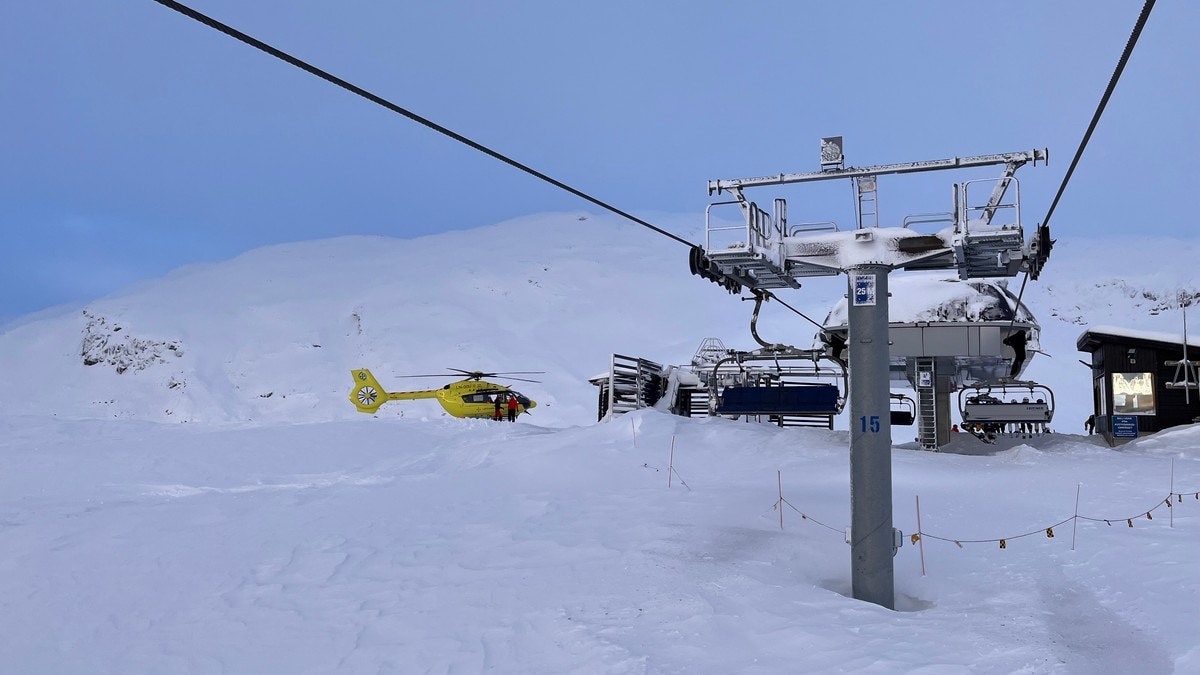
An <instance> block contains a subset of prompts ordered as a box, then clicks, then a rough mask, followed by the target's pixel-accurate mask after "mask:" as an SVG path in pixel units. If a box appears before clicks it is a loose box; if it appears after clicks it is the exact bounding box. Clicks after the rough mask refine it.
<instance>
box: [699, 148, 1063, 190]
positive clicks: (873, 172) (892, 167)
mask: <svg viewBox="0 0 1200 675" xmlns="http://www.w3.org/2000/svg"><path fill="white" fill-rule="evenodd" d="M1049 157H1050V152H1049V150H1046V149H1044V148H1043V149H1041V150H1029V151H1025V152H1007V153H1000V154H993V155H978V156H975V157H952V158H950V159H936V160H930V161H924V162H905V163H902V164H881V165H877V166H868V167H863V168H854V167H850V168H846V169H828V170H826V171H810V172H807V173H781V174H779V175H778V176H760V177H756V178H734V179H729V180H710V181H708V194H709V195H710V196H711V195H713V194H721V193H722V192H732V193H733V194H735V195H737V196H738V197H739V198H741V190H742V188H748V187H760V186H764V185H787V184H789V183H806V182H812V181H819V180H832V179H835V178H855V177H859V176H880V175H885V174H900V173H919V172H923V171H940V170H943V169H966V168H970V167H976V166H992V165H995V164H1010V165H1013V166H1014V167H1020V166H1022V165H1024V164H1025V163H1026V162H1033V163H1034V164H1037V162H1038V161H1039V160H1040V161H1043V162H1045V161H1048V160H1049ZM1013 170H1014V171H1015V168H1014V169H1013Z"/></svg>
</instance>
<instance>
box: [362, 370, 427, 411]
mask: <svg viewBox="0 0 1200 675" xmlns="http://www.w3.org/2000/svg"><path fill="white" fill-rule="evenodd" d="M350 375H351V376H352V377H354V389H353V390H351V391H350V402H351V403H353V404H354V407H355V408H357V409H358V412H361V413H372V414H373V413H375V412H376V411H378V410H379V406H381V405H383V404H384V403H387V402H388V401H404V400H411V399H417V398H437V390H436V389H429V390H425V391H401V392H388V391H384V389H383V386H382V385H380V384H379V380H376V379H375V376H374V375H372V374H371V371H369V370H367V369H366V368H359V369H358V370H352V371H350Z"/></svg>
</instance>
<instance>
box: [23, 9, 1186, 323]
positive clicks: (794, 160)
mask: <svg viewBox="0 0 1200 675" xmlns="http://www.w3.org/2000/svg"><path fill="white" fill-rule="evenodd" d="M189 4H190V6H192V7H194V8H195V9H197V10H199V11H201V12H204V13H206V14H209V15H210V16H212V17H214V18H216V19H218V20H220V21H223V22H226V23H228V24H230V25H232V26H234V27H237V28H239V29H240V30H243V31H245V32H247V33H249V34H251V35H253V36H255V37H258V38H259V39H262V40H264V41H266V42H268V43H270V44H273V45H275V46H276V47H278V48H280V49H283V50H285V51H288V52H290V53H292V54H294V55H296V56H297V57H299V58H301V59H304V60H307V61H309V62H310V63H313V64H314V65H317V66H318V67H321V68H324V69H325V70H328V71H330V72H332V73H334V74H335V75H338V76H340V77H343V78H345V79H347V80H349V81H350V82H353V83H355V84H357V85H359V86H361V87H363V88H365V89H368V90H370V91H372V92H374V93H376V94H378V95H380V96H383V97H384V98H387V99H389V100H391V101H393V102H394V103H396V104H397V105H400V106H402V107H405V108H407V109H409V110H412V111H413V112H416V113H417V114H420V115H423V116H425V117H427V118H430V119H432V120H433V121H435V122H437V123H439V124H442V125H444V126H447V127H449V128H451V129H453V130H455V131H457V132H459V133H461V134H464V135H466V136H468V137H470V138H472V139H474V140H476V141H478V142H481V143H483V144H485V145H488V146H490V147H492V148H494V149H496V150H498V151H500V152H502V153H505V154H507V155H510V156H511V157H513V158H515V159H517V160H519V161H521V162H524V163H526V164H528V165H530V166H532V167H534V168H536V169H538V170H540V171H543V172H545V173H547V174H550V175H552V176H554V177H555V178H557V179H559V180H562V181H564V182H566V183H568V184H571V185H573V186H574V187H577V188H579V189H581V190H583V191H585V192H588V193H590V194H593V195H595V196H596V197H598V198H600V199H603V200H605V201H608V202H610V203H612V204H614V205H616V206H618V207H620V208H622V209H625V210H628V211H632V212H635V213H637V214H639V215H641V216H644V217H646V218H648V219H649V220H651V221H652V222H653V221H654V220H655V218H656V215H658V214H695V217H696V223H697V227H699V226H700V223H701V222H702V215H701V214H702V213H703V210H704V207H705V206H706V205H707V204H708V203H709V201H710V200H709V198H708V195H707V193H706V189H705V188H706V181H707V180H710V179H716V178H736V177H744V176H757V175H764V174H771V173H778V172H798V171H812V170H816V169H817V168H818V161H817V160H818V154H817V148H818V139H819V138H820V137H822V136H830V135H842V136H844V137H845V138H846V152H847V160H848V163H849V164H854V165H859V166H863V165H870V164H884V163H893V162H905V161H915V160H925V159H939V158H943V157H952V156H966V155H977V154H986V153H992V152H1006V151H1014V150H1030V149H1033V148H1041V147H1048V148H1049V149H1050V153H1051V162H1050V165H1049V167H1045V168H1043V167H1038V168H1028V167H1027V168H1025V169H1022V171H1021V173H1019V174H1018V176H1019V177H1020V178H1021V179H1022V181H1023V182H1022V186H1021V188H1022V193H1021V194H1022V199H1023V202H1024V205H1025V218H1026V220H1027V222H1028V221H1037V220H1040V219H1041V217H1042V216H1043V215H1044V214H1045V211H1046V209H1047V208H1048V207H1049V204H1050V201H1051V199H1052V198H1053V195H1054V192H1055V191H1056V190H1057V188H1058V185H1059V183H1060V181H1061V180H1062V177H1063V175H1064V173H1065V172H1066V169H1067V166H1068V165H1069V162H1070V159H1071V156H1072V155H1073V153H1074V152H1075V149H1076V147H1077V145H1078V143H1079V141H1080V139H1081V138H1082V135H1083V133H1084V131H1085V129H1086V126H1087V123H1088V121H1089V120H1090V118H1091V115H1092V113H1093V111H1094V109H1095V107H1096V104H1097V102H1098V101H1099V98H1100V96H1101V94H1102V93H1103V91H1104V88H1105V86H1106V85H1107V83H1108V80H1109V77H1110V76H1111V74H1112V71H1113V68H1114V66H1115V65H1116V62H1117V59H1118V57H1119V55H1120V53H1121V50H1122V49H1123V48H1124V46H1125V43H1126V40H1127V39H1128V36H1129V33H1130V30H1131V28H1132V26H1133V24H1134V21H1135V20H1136V18H1137V14H1138V12H1139V10H1140V8H1141V3H1140V2H1113V1H1101V2H1090V1H1089V2H1084V1H1078V2H1075V1H1071V2H1052V3H1048V2H1034V1H1032V0H1028V1H1017V2H1009V3H963V2H949V1H946V2H923V3H890V2H856V3H816V2H811V3H810V2H783V1H779V2H752V3H742V4H741V5H733V4H730V3H728V2H708V1H689V2H656V3H646V2H634V1H624V0H617V1H612V0H610V1H606V2H603V3H598V2H597V3H563V2H523V3H497V2H453V1H448V2H437V3H420V4H417V3H389V2H379V1H373V2H368V1H366V0H343V1H342V2H336V3H333V2H318V1H316V0H286V1H285V0H259V1H258V2H254V3H245V2H242V1H241V0H193V1H192V2H191V3H189ZM1198 30H1200V3H1191V2H1169V1H1168V2H1161V3H1158V5H1157V6H1156V7H1155V9H1154V12H1153V14H1152V15H1151V17H1150V21H1149V23H1148V25H1147V27H1146V30H1145V32H1144V33H1143V35H1142V37H1141V40H1140V42H1139V44H1138V47H1137V49H1136V50H1135V52H1134V55H1133V59H1132V61H1131V62H1130V64H1129V66H1128V67H1127V68H1126V71H1125V74H1124V76H1123V77H1122V80H1121V83H1120V85H1119V87H1118V88H1117V91H1116V93H1115V94H1114V96H1113V99H1112V101H1111V102H1110V104H1109V107H1108V109H1107V111H1106V113H1105V116H1104V118H1103V119H1102V120H1101V123H1100V126H1099V128H1098V129H1097V131H1096V133H1095V136H1094V137H1093V139H1092V142H1091V144H1090V145H1089V148H1088V151H1087V154H1085V156H1084V158H1083V161H1082V163H1081V165H1080V167H1079V169H1078V170H1077V171H1076V174H1075V176H1074V178H1073V179H1072V183H1071V185H1070V186H1069V187H1068V190H1067V193H1066V195H1065V196H1064V198H1063V201H1062V202H1061V203H1060V205H1059V207H1058V209H1057V210H1056V212H1055V214H1054V218H1053V221H1052V226H1053V228H1054V231H1055V236H1058V237H1064V238H1069V237H1072V236H1082V237H1098V236H1104V235H1107V234H1128V233H1130V232H1146V233H1152V234H1157V235H1168V236H1175V237H1180V238H1186V239H1190V238H1192V237H1193V234H1192V233H1193V227H1192V219H1193V218H1194V216H1193V211H1194V205H1193V203H1192V199H1191V197H1192V194H1193V186H1194V185H1196V184H1197V183H1198V182H1200V175H1198V174H1200V172H1198V170H1197V168H1196V166H1197V157H1198V156H1200V138H1198V136H1200V134H1198V133H1197V131H1196V123H1195V110H1196V108H1197V103H1200V77H1197V70H1198V65H1200V49H1198V48H1197V47H1196V46H1195V42H1194V35H1195V34H1196V33H1197V31H1198ZM0 90H2V91H3V92H4V100H5V104H4V106H3V107H2V108H0V116H2V117H0V148H3V156H4V161H3V162H0V232H2V242H3V246H0V321H3V320H7V319H11V318H14V317H16V316H19V315H22V314H25V313H29V312H33V311H37V310H39V309H42V308H45V307H48V306H51V305H55V304H59V303H64V302H81V301H87V300H91V299H93V298H96V297H99V296H102V295H104V294H106V293H110V292H113V291H115V290H117V289H119V288H121V287H123V286H125V285H127V284H130V283H133V282H136V281H138V280H141V279H145V278H150V277H155V276H160V275H162V274H164V273H166V272H168V271H169V270H171V269H174V268H176V267H178V266H180V265H184V264H188V263H192V262H200V261H211V260H221V259H227V258H230V257H233V256H235V255H238V254H239V253H242V252H244V251H246V250H249V249H252V248H255V247H258V246H262V245H266V244H271V243H278V242H285V241H295V240H308V239H316V238H323V237H331V236H339V235H344V234H384V235H391V236H398V237H411V236H419V235H422V234H428V233H435V232H442V231H446V230H455V229H468V228H473V227H478V226H481V225H488V224H492V223H497V222H501V221H503V220H506V219H508V218H512V217H516V216H521V215H526V214H531V213H538V212H543V211H559V210H591V211H594V210H596V207H594V206H592V205H591V204H588V203H586V202H583V201H581V200H579V199H578V198H577V197H574V196H572V195H570V194H567V193H565V192H561V191H559V190H557V189H556V188H553V187H551V186H549V185H546V184H543V183H541V182H539V181H537V180H536V179H534V178H532V177H530V176H527V175H525V174H523V173H520V172H518V171H516V170H514V169H512V168H510V167H508V166H505V165H503V164H501V163H499V162H497V161H496V160H494V159H491V158H489V157H487V156H484V155H482V154H480V153H478V152H475V151H473V150H471V149H469V148H467V147H465V146H462V145H459V144H457V143H455V142H454V141H452V140H450V139H448V138H445V137H443V136H440V135H438V134H436V133H434V132H432V131H430V130H428V129H426V128H425V127H422V126H420V125H417V124H415V123H413V122H411V121H409V120H406V119H404V118H402V117H399V116H397V115H395V114H393V113H391V112H388V111H386V110H384V109H382V108H379V107H377V106H375V105H373V104H371V103H369V102H367V101H365V100H363V99H360V98H358V97H356V96H354V95H352V94H350V93H348V92H345V91H343V90H341V89H339V88H336V87H334V86H332V85H330V84H328V83H326V82H323V81H321V80H318V79H317V78H315V77H313V76H311V75H308V74H306V73H303V72H301V71H299V70H297V69H295V68H293V67H291V66H289V65H287V64H284V63H283V62H281V61H278V60H276V59H274V58H271V57H269V56H267V55H265V54H263V53H261V52H259V51H257V50H254V49H251V48H250V47H247V46H245V45H243V44H241V43H239V42H236V41H234V40H233V39H231V38H229V37H227V36H224V35H222V34H220V33H217V32H215V31H213V30H211V29H209V28H207V27H204V26H202V25H200V24H198V23H196V22H194V21H192V20H190V19H188V18H186V17H184V16H182V15H180V14H178V13H176V12H173V11H171V10H168V9H166V8H164V7H162V6H160V5H159V4H157V3H155V2H152V1H151V0H126V1H124V2H104V3H79V2H74V1H69V0H41V1H39V2H37V3H15V2H14V3H5V4H4V5H3V6H2V7H0ZM993 173H995V172H989V173H988V174H987V175H991V174H993ZM958 179H959V177H958V176H955V177H954V178H951V177H949V175H948V174H947V175H946V176H945V177H942V178H938V179H936V180H932V181H930V180H922V181H916V180H915V179H910V178H903V177H897V178H892V179H885V180H882V181H881V183H880V205H881V210H882V214H883V220H884V223H883V224H885V225H896V224H899V220H900V219H901V218H902V217H903V216H904V215H906V214H908V213H916V212H929V211H944V210H948V209H949V194H950V188H949V182H950V181H951V180H958ZM837 186H838V187H836V188H834V187H826V188H821V189H815V190H814V189H812V188H804V189H805V190H807V191H804V192H797V193H796V195H795V196H791V195H784V196H789V197H791V203H790V204H789V207H790V214H789V215H790V217H791V220H792V221H793V222H797V221H800V220H830V219H833V220H839V221H842V222H852V221H853V216H852V213H853V211H852V202H851V201H850V199H849V197H848V189H849V188H848V187H847V186H846V185H845V184H844V183H842V182H838V183H837ZM768 199H769V198H768ZM893 221H894V222H893ZM585 222H586V221H585ZM672 222H678V218H675V219H673V221H672ZM580 226H581V227H586V226H587V225H584V224H581V225H580ZM647 236H648V237H649V236H658V235H655V234H653V233H650V232H647ZM693 236H694V235H693ZM680 251H681V255H680V260H679V262H678V272H679V273H680V274H687V271H686V262H684V260H685V259H684V256H683V254H684V251H683V249H682V248H681V249H680ZM666 262H667V263H668V264H667V265H665V266H664V269H670V268H669V261H666ZM1113 264H1114V266H1116V265H1118V264H1119V260H1118V259H1116V258H1114V261H1113ZM447 265H453V255H452V252H448V253H447ZM1052 265H1053V261H1051V267H1048V268H1047V274H1052Z"/></svg>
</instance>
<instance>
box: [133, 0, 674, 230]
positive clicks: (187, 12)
mask: <svg viewBox="0 0 1200 675" xmlns="http://www.w3.org/2000/svg"><path fill="white" fill-rule="evenodd" d="M154 1H155V2H157V3H158V4H160V5H163V6H164V7H167V8H170V9H173V10H175V11H176V12H179V13H180V14H183V15H184V16H187V17H189V18H191V19H194V20H196V21H199V22H200V23H202V24H204V25H206V26H208V27H210V28H213V29H215V30H218V31H220V32H222V33H225V34H226V35H228V36H230V37H232V38H234V39H236V40H240V41H241V42H244V43H246V44H248V45H250V46H251V47H254V48H255V49H259V50H262V51H264V52H266V53H267V54H270V55H271V56H274V57H275V58H277V59H279V60H281V61H284V62H287V63H290V64H291V65H293V66H296V67H297V68H299V69H301V70H304V71H306V72H308V73H311V74H313V75H316V76H317V77H319V78H321V79H322V80H325V81H326V82H329V83H331V84H336V85H337V86H339V87H341V88H343V89H345V90H346V91H349V92H351V93H354V94H357V95H359V96H361V97H363V98H365V99H367V100H368V101H371V102H372V103H375V104H377V105H380V106H383V107H384V108H387V109H388V110H391V111H392V112H394V113H397V114H399V115H403V116H404V117H407V118H408V119H410V120H412V121H414V122H417V123H418V124H423V125H424V126H427V127H429V128H430V129H433V130H434V131H436V132H438V133H440V134H443V135H445V136H449V137H450V138H452V139H454V140H456V141H458V142H459V143H462V144H464V145H467V146H469V147H471V148H474V149H475V150H478V151H480V152H482V153H484V154H485V155H489V156H491V157H493V158H495V159H498V160H500V161H501V162H504V163H505V164H508V165H509V166H511V167H513V168H515V169H520V170H521V171H524V172H525V173H527V174H529V175H531V176H533V177H535V178H539V179H541V180H543V181H545V182H547V183H550V184H551V185H553V186H555V187H557V188H560V189H562V190H566V191H567V192H570V193H571V194H573V195H575V196H576V197H579V198H580V199H584V200H586V201H589V202H591V203H593V204H595V205H596V206H599V207H600V208H602V209H605V210H607V211H611V212H613V213H615V214H617V215H618V216H621V217H623V218H627V219H629V220H631V221H633V222H635V223H637V224H638V225H641V226H642V227H647V228H650V229H651V230H654V231H655V232H657V233H659V234H661V235H663V236H665V237H670V238H671V239H674V240H675V241H677V242H679V243H681V244H685V245H687V246H694V245H693V244H692V243H691V242H690V241H688V240H686V239H684V238H682V237H679V236H678V235H675V234H672V233H670V232H668V231H666V230H664V229H662V228H660V227H657V226H655V225H652V224H650V223H648V222H646V221H645V220H642V219H641V218H638V217H637V216H634V215H632V214H630V213H626V212H625V211H622V210H621V209H618V208H617V207H615V206H613V205H611V204H608V203H607V202H604V201H601V200H599V199H597V198H595V197H593V196H591V195H589V194H587V193H586V192H583V191H582V190H578V189H576V188H573V187H571V186H570V185H567V184H566V183H563V182H562V181H559V180H555V179H554V178H551V177H550V176H547V175H546V174H544V173H542V172H541V171H538V170H537V169H534V168H531V167H529V166H527V165H525V164H522V163H521V162H518V161H517V160H515V159H512V158H511V157H508V156H506V155H503V154H501V153H499V152H497V151H495V150H492V149H491V148H489V147H487V146H485V145H483V144H481V143H478V142H476V141H473V140H471V139H469V138H467V137H466V136H463V135H462V134H459V133H456V132H454V131H451V130H450V129H447V128H446V127H444V126H442V125H440V124H438V123H436V122H434V121H432V120H430V119H427V118H425V117H422V116H420V115H418V114H416V113H414V112H412V111H410V110H406V109H404V108H402V107H400V106H398V105H396V104H395V103H392V102H391V101H388V100H387V99H385V98H383V97H381V96H378V95H376V94H372V93H371V92H369V91H367V90H366V89H363V88H362V87H359V86H357V85H354V84H351V83H349V82H347V81H346V80H343V79H342V78H340V77H338V76H336V75H333V74H331V73H329V72H327V71H324V70H321V69H320V68H318V67H316V66H314V65H312V64H310V63H308V62H306V61H302V60H300V59H298V58H296V57H295V56H292V55H291V54H288V53H287V52H284V51H282V50H280V49H276V48H275V47H272V46H271V45H269V44H267V43H265V42H263V41H262V40H259V39H257V38H254V37H251V36H249V35H247V34H245V33H243V32H242V31H240V30H238V29H236V28H234V27H232V26H229V25H227V24H224V23H221V22H220V21H217V20H216V19H214V18H212V17H210V16H207V15H205V14H201V13H200V12H197V11H196V10H194V9H192V8H191V7H188V6H187V5H184V4H182V3H179V2H175V0H154Z"/></svg>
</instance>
